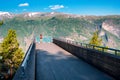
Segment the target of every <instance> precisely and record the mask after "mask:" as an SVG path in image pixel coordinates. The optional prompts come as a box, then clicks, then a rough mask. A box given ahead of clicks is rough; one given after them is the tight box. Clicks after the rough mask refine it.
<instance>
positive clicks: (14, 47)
mask: <svg viewBox="0 0 120 80" xmlns="http://www.w3.org/2000/svg"><path fill="white" fill-rule="evenodd" d="M1 47H2V51H1V54H0V55H2V57H3V59H2V60H3V62H4V63H6V64H7V65H8V66H9V67H14V68H18V66H19V65H20V63H21V61H22V59H23V52H22V50H21V49H20V48H19V43H18V41H17V36H16V31H14V30H11V29H10V30H9V31H8V35H7V36H6V37H5V38H4V40H3V43H2V44H1Z"/></svg>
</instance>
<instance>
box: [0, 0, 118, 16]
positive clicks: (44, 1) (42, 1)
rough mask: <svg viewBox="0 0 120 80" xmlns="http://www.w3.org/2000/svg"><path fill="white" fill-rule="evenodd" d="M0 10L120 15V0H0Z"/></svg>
mask: <svg viewBox="0 0 120 80" xmlns="http://www.w3.org/2000/svg"><path fill="white" fill-rule="evenodd" d="M0 11H2V12H11V13H23V12H53V11H55V12H63V13H70V14H80V15H120V0H0Z"/></svg>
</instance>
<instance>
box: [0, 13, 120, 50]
mask: <svg viewBox="0 0 120 80" xmlns="http://www.w3.org/2000/svg"><path fill="white" fill-rule="evenodd" d="M3 21H4V24H3V25H2V27H0V36H1V37H4V36H5V35H6V33H7V31H8V29H10V28H11V29H15V30H16V32H17V35H18V38H19V41H20V42H22V43H23V41H24V38H26V37H27V38H28V37H29V36H30V35H32V34H34V35H35V36H39V34H40V33H42V34H43V35H45V36H53V37H62V38H63V37H64V38H67V39H68V38H70V39H72V40H74V41H79V42H84V43H89V41H90V39H91V38H92V35H93V33H94V32H95V30H99V36H100V37H102V39H103V44H104V45H108V46H109V47H113V48H118V49H119V48H120V44H119V43H120V16H75V15H69V14H58V13H56V14H54V15H52V14H48V13H46V14H40V15H38V14H37V16H35V17H34V16H33V17H29V16H23V14H22V15H17V16H14V17H12V18H5V19H3Z"/></svg>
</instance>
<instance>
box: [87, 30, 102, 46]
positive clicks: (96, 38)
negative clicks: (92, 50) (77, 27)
mask: <svg viewBox="0 0 120 80" xmlns="http://www.w3.org/2000/svg"><path fill="white" fill-rule="evenodd" d="M89 44H91V45H95V46H102V39H101V38H99V35H98V31H95V32H94V34H93V37H92V39H91V40H90V43H89Z"/></svg>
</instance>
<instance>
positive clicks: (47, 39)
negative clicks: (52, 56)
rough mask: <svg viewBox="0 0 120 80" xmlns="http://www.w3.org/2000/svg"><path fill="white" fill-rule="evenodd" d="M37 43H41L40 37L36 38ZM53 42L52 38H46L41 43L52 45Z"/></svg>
mask: <svg viewBox="0 0 120 80" xmlns="http://www.w3.org/2000/svg"><path fill="white" fill-rule="evenodd" d="M35 41H36V42H40V38H39V36H37V37H36V39H35ZM52 41H53V40H52V37H51V36H44V37H43V39H42V41H41V42H43V43H51V42H52Z"/></svg>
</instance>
